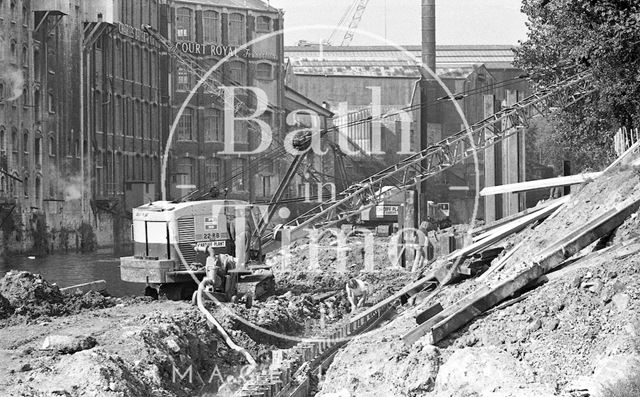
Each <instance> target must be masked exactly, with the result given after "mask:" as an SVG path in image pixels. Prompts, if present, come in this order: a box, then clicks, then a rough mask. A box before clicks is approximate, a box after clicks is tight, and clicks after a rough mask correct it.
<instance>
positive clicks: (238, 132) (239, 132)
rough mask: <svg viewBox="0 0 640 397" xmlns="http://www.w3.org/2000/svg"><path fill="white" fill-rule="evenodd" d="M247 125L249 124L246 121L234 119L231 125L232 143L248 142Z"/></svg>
mask: <svg viewBox="0 0 640 397" xmlns="http://www.w3.org/2000/svg"><path fill="white" fill-rule="evenodd" d="M249 126H250V124H249V123H248V122H247V121H243V120H236V122H235V123H234V125H233V127H234V138H235V141H234V143H245V144H246V143H249ZM252 131H253V129H252ZM258 133H259V132H258Z"/></svg>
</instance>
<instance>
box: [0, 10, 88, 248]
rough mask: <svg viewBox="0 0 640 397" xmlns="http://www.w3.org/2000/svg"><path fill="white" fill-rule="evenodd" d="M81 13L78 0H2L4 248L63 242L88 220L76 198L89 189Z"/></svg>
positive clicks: (0, 201) (0, 217) (0, 193)
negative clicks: (83, 137)
mask: <svg viewBox="0 0 640 397" xmlns="http://www.w3.org/2000/svg"><path fill="white" fill-rule="evenodd" d="M83 17H84V16H83V15H82V9H81V7H80V4H79V2H78V1H67V2H59V1H43V0H40V1H38V0H32V1H26V0H22V1H19V0H11V1H2V2H0V45H1V46H2V55H1V58H0V62H1V63H2V67H1V69H2V71H0V74H2V76H1V78H0V80H1V81H0V97H2V98H3V99H2V100H0V223H1V224H2V227H0V233H1V234H2V239H3V240H2V244H1V245H2V247H3V248H4V249H15V250H20V249H24V248H26V247H31V246H35V248H36V250H37V251H42V250H45V249H46V248H47V247H48V246H50V245H55V246H65V244H66V241H68V240H66V239H65V241H62V239H61V238H60V236H61V235H69V233H67V231H72V233H71V234H73V231H74V230H77V229H78V226H79V225H80V224H81V223H82V221H83V220H88V219H89V210H88V208H83V205H82V203H83V202H84V200H81V199H80V198H81V197H82V196H83V194H85V195H86V194H88V191H87V189H86V188H85V186H84V184H83V183H82V178H81V175H80V169H81V168H82V165H81V162H82V157H83V152H82V150H81V117H80V114H79V112H78V111H77V110H78V109H79V108H80V97H81V95H80V86H79V85H78V84H76V83H77V82H78V75H79V71H80V69H79V68H80V56H79V54H80V46H79V45H77V43H81V42H82V23H81V20H82V19H83ZM20 88H22V91H21V92H15V93H14V92H13V91H16V90H17V91H19V90H20ZM83 210H84V211H83ZM45 225H46V226H45ZM72 239H73V238H72V237H71V238H69V240H72Z"/></svg>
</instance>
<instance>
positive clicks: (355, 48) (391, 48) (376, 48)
mask: <svg viewBox="0 0 640 397" xmlns="http://www.w3.org/2000/svg"><path fill="white" fill-rule="evenodd" d="M399 47H400V48H403V49H405V50H407V51H421V50H422V47H421V46H420V45H415V44H410V45H401V46H399ZM515 48H518V46H517V45H508V44H482V45H478V44H474V45H471V44H469V45H467V44H445V45H436V54H437V51H438V50H441V51H446V50H449V51H451V50H456V51H463V50H472V51H474V50H475V51H482V50H512V49H515ZM316 50H317V51H319V50H320V46H319V45H311V46H285V47H284V51H285V52H309V51H316ZM322 51H324V52H359V51H399V50H398V48H397V47H395V46H391V45H379V46H375V45H374V46H326V45H325V46H323V47H322Z"/></svg>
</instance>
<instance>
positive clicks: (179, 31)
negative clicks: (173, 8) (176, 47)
mask: <svg viewBox="0 0 640 397" xmlns="http://www.w3.org/2000/svg"><path fill="white" fill-rule="evenodd" d="M191 33H192V32H191V10H190V9H188V8H185V7H181V8H178V11H177V12H176V39H178V40H185V41H189V40H191V37H192V34H191Z"/></svg>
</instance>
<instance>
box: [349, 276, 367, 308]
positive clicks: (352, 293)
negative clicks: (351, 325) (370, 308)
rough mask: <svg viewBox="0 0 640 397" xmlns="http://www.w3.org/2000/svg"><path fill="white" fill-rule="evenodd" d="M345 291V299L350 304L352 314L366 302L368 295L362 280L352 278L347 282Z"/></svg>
mask: <svg viewBox="0 0 640 397" xmlns="http://www.w3.org/2000/svg"><path fill="white" fill-rule="evenodd" d="M346 290H347V299H349V303H350V304H351V313H353V312H355V311H356V310H357V309H358V308H360V307H362V306H363V305H364V302H365V301H366V300H367V295H368V294H369V291H368V288H367V284H366V283H365V282H364V281H362V280H358V279H357V278H352V279H351V280H349V281H348V282H347V286H346Z"/></svg>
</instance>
